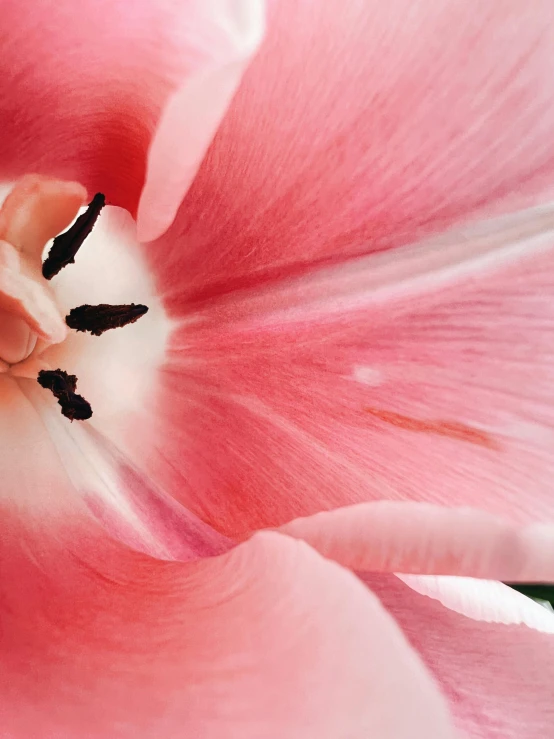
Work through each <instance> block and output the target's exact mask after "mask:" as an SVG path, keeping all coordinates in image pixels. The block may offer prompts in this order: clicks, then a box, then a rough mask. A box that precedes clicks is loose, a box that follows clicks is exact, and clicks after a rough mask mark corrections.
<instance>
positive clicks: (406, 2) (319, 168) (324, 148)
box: [147, 0, 554, 312]
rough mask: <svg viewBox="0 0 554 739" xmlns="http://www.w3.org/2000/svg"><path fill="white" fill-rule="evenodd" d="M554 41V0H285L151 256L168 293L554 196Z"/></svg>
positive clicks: (210, 288) (180, 304)
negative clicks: (171, 223)
mask: <svg viewBox="0 0 554 739" xmlns="http://www.w3.org/2000/svg"><path fill="white" fill-rule="evenodd" d="M553 53H554V6H553V5H552V3H551V2H550V0H537V1H536V2H533V3H528V2H526V0H515V1H514V2H511V3H510V4H509V6H507V5H506V3H503V2H493V3H483V2H480V0H446V1H444V2H432V3H423V4H421V3H417V4H414V3H413V2H411V1H410V0H392V1H391V2H386V3H383V2H381V0H370V1H369V2H367V1H366V2H358V0H328V1H326V2H320V0H307V1H305V0H275V2H272V3H270V4H269V8H268V18H267V36H266V39H265V41H264V42H263V44H262V46H261V48H260V51H259V53H258V54H257V55H256V57H255V59H254V60H253V62H252V64H251V66H250V67H249V69H248V70H247V73H246V74H245V76H244V78H243V82H242V84H241V86H240V88H239V90H238V92H237V95H236V96H235V98H234V100H233V102H232V104H231V107H230V109H229V111H228V114H227V115H226V117H225V119H224V120H223V122H222V124H221V126H220V128H219V129H218V131H217V135H216V137H215V139H214V141H213V144H212V146H211V147H210V149H209V151H208V153H207V156H206V158H205V159H204V161H203V164H202V166H201V168H200V170H199V172H198V175H197V177H196V179H195V181H194V183H193V185H192V187H191V189H190V190H189V193H188V195H187V197H186V198H185V201H184V203H183V205H182V207H181V209H180V212H179V215H178V218H177V222H176V223H175V225H174V227H173V228H172V229H171V231H170V233H169V235H168V238H167V240H164V241H163V242H161V243H160V244H158V245H157V247H156V251H155V252H154V253H153V259H154V261H155V263H156V264H157V266H158V269H159V271H160V274H161V275H162V282H163V289H164V292H166V293H167V296H166V297H167V298H168V301H169V303H170V305H171V306H172V307H173V308H174V310H175V311H176V312H182V310H183V309H184V303H185V302H186V301H187V300H190V299H196V298H201V297H204V296H212V295H216V294H218V293H221V292H227V291H229V290H231V289H234V288H237V287H241V286H244V285H251V284H257V283H258V282H260V281H265V280H268V279H273V278H276V277H282V276H286V275H288V274H290V273H291V272H296V271H301V270H303V269H305V268H307V267H309V266H311V265H312V264H313V263H314V262H317V261H320V260H331V261H333V260H336V259H338V258H344V257H346V256H352V255H360V254H366V253H368V252H372V251H376V250H381V249H383V248H386V247H389V246H395V245H398V244H400V243H405V242H409V241H412V240H413V239H414V238H415V237H416V236H419V235H421V234H422V233H427V232H429V231H437V230H442V229H444V228H445V227H447V226H448V225H449V224H452V223H453V222H457V221H460V220H465V219H467V218H468V217H469V216H475V215H476V214H480V215H483V214H485V213H489V212H490V211H498V210H503V211H506V210H511V209H514V208H516V207H521V206H522V204H529V203H530V202H534V200H535V198H537V197H539V198H544V197H547V196H549V195H552V192H553V191H554V190H553V185H554V143H553V139H552V128H553V125H554V85H553V71H552V64H551V58H552V54H553ZM208 89H209V86H208ZM169 128H170V127H169V126H168V127H167V129H166V130H167V133H168V137H169V134H170V133H171V134H172V135H171V140H169V138H168V140H167V141H165V142H164V144H163V151H170V150H171V147H172V146H174V147H175V149H176V151H179V150H181V149H182V147H184V146H185V143H184V142H183V141H182V139H181V136H184V133H183V134H181V130H180V129H178V128H175V129H174V130H173V131H170V130H169ZM160 146H161V145H160ZM154 153H155V152H154V149H153V150H152V156H154ZM150 164H151V167H152V168H154V167H155V166H156V165H155V162H153V161H151V163H150ZM186 176H187V178H188V174H186ZM153 182H154V181H153ZM147 187H148V186H147ZM178 189H179V192H180V191H181V189H182V183H179V185H178Z"/></svg>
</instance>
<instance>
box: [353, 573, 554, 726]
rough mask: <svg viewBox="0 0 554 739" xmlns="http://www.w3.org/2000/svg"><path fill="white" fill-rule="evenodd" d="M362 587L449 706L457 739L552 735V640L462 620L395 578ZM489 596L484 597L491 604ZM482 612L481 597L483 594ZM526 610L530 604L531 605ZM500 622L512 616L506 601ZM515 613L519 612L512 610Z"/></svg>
mask: <svg viewBox="0 0 554 739" xmlns="http://www.w3.org/2000/svg"><path fill="white" fill-rule="evenodd" d="M363 580H364V582H365V583H366V584H367V585H368V587H369V588H370V589H371V590H372V591H373V592H375V593H376V594H377V595H378V596H379V598H380V599H381V601H382V603H383V604H384V605H385V606H386V608H387V609H388V610H389V612H390V613H391V614H392V615H393V616H394V617H395V618H396V620H397V622H398V623H399V624H400V626H401V627H402V629H403V630H404V632H405V633H406V635H407V636H408V639H409V641H410V643H411V644H412V645H413V646H414V647H415V649H417V651H418V652H419V654H420V655H421V656H422V657H423V659H424V661H425V663H426V664H427V666H428V667H429V668H430V669H431V671H432V672H433V674H434V675H435V677H436V679H437V680H438V681H439V683H440V685H441V687H442V690H443V692H444V693H445V694H446V696H447V697H448V699H449V702H450V708H451V711H452V714H453V715H454V718H455V721H456V723H457V725H458V728H459V730H460V733H461V736H464V737H465V736H467V737H471V739H544V737H548V736H551V735H552V733H553V731H554V702H553V701H552V696H553V693H552V690H553V689H552V685H553V684H554V638H553V636H552V634H551V633H550V634H545V633H541V632H540V631H538V630H536V629H533V628H528V627H527V626H515V625H511V626H504V625H500V624H490V623H484V622H480V621H475V620H473V619H471V618H466V617H465V616H462V615H460V614H459V613H456V612H454V611H452V610H449V609H448V608H445V607H444V606H442V605H441V604H440V603H439V602H438V601H437V600H434V599H433V598H428V597H426V596H424V595H420V594H419V593H416V592H414V591H413V590H412V589H410V588H409V587H407V585H405V584H404V583H402V582H401V581H400V580H399V579H398V578H396V577H394V575H368V574H366V575H364V576H363ZM496 595H497V594H496V593H495V591H494V590H493V591H492V592H490V593H489V597H493V598H494V597H496ZM481 600H482V602H483V608H485V607H486V601H487V595H486V594H485V593H484V592H483V593H482V594H481ZM529 602H530V606H531V607H532V606H533V605H536V604H533V603H532V602H531V601H529ZM497 606H499V607H500V608H502V606H504V607H505V610H506V613H505V614H504V618H505V620H507V621H508V620H509V619H510V618H511V617H512V614H511V613H510V609H509V608H508V602H507V601H502V599H500V600H499V601H497ZM518 608H519V606H518Z"/></svg>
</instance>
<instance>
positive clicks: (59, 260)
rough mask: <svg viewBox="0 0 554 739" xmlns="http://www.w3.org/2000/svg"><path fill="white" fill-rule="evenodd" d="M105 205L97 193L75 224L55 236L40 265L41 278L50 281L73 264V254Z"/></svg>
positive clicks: (100, 194) (103, 199)
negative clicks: (64, 268)
mask: <svg viewBox="0 0 554 739" xmlns="http://www.w3.org/2000/svg"><path fill="white" fill-rule="evenodd" d="M105 204H106V198H105V197H104V196H103V195H102V193H100V192H97V193H96V195H95V196H94V197H93V199H92V201H91V202H90V203H89V206H88V208H87V210H86V212H85V213H83V215H82V216H79V218H77V220H76V221H75V223H74V224H73V225H72V226H71V227H70V228H69V229H68V230H67V231H66V232H65V233H63V234H60V235H59V236H56V238H55V239H54V243H53V244H52V247H51V248H50V251H49V252H48V256H47V257H46V259H45V260H44V262H43V264H42V276H43V277H45V278H46V279H47V280H51V279H52V277H54V275H57V274H58V272H59V271H60V270H61V269H63V267H65V266H67V265H68V264H73V262H74V261H75V254H77V252H78V251H79V249H80V248H81V246H82V245H83V241H84V240H85V239H86V238H87V236H88V235H89V233H90V232H91V231H92V228H93V226H94V224H95V223H96V219H97V218H98V216H99V215H100V211H101V210H102V208H103V207H104V205H105Z"/></svg>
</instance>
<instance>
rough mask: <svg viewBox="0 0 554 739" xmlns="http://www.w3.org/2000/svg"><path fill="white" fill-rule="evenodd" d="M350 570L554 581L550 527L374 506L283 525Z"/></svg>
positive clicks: (458, 512)
mask: <svg viewBox="0 0 554 739" xmlns="http://www.w3.org/2000/svg"><path fill="white" fill-rule="evenodd" d="M280 531H281V532H283V533H285V534H288V535H289V536H294V537H295V538H297V539H302V540H304V541H306V542H308V544H310V546H312V547H313V548H314V549H317V551H318V552H320V553H321V554H323V556H325V557H327V558H329V559H334V560H336V561H337V562H340V564H342V565H343V566H345V567H348V568H349V569H353V570H361V571H368V572H369V571H371V572H402V573H412V574H428V575H463V576H465V577H478V578H487V579H490V580H504V581H514V582H516V581H520V582H531V581H537V582H550V581H554V522H552V524H550V525H549V524H545V523H536V524H534V525H529V526H525V527H518V526H514V525H512V524H509V523H506V522H505V521H502V520H501V519H498V518H497V517H495V516H491V515H490V514H487V513H482V512H481V511H477V510H473V509H470V508H468V509H449V508H440V507H438V506H433V505H429V504H427V503H398V502H392V501H380V502H375V503H362V504H359V505H356V506H350V507H348V508H341V509H339V510H336V511H330V512H323V513H319V514H316V515H315V516H311V517H309V518H301V519H297V520H296V521H292V522H291V523H288V524H285V526H282V527H281V528H280Z"/></svg>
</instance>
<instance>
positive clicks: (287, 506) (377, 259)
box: [128, 208, 554, 536]
mask: <svg viewBox="0 0 554 739" xmlns="http://www.w3.org/2000/svg"><path fill="white" fill-rule="evenodd" d="M553 247H554V212H553V211H552V209H551V208H542V209H532V210H529V211H524V212H520V213H516V214H514V215H512V216H509V217H507V216H506V217H502V218H499V219H493V220H491V221H484V222H480V223H477V224H475V225H472V226H471V227H470V226H467V227H464V228H462V229H454V230H453V231H451V232H449V233H446V234H445V235H443V236H441V237H436V238H433V239H430V240H427V241H425V242H422V243H421V244H419V245H414V246H409V247H404V248H402V249H396V250H392V251H387V252H384V253H381V254H377V255H370V256H367V257H364V258H358V259H354V260H350V261H347V262H345V263H344V264H342V265H340V266H339V265H337V266H329V267H322V268H320V269H319V270H312V272H311V273H310V274H309V275H307V276H303V277H297V278H294V279H293V278H290V279H288V280H283V281H280V282H279V283H278V284H268V285H266V286H264V287H262V286H259V287H258V288H255V289H251V290H243V291H240V292H239V291H235V292H233V293H230V294H229V295H227V296H219V297H218V298H214V299H212V300H208V299H206V300H204V301H203V302H201V303H197V304H191V305H189V306H188V309H187V311H188V312H187V313H186V314H185V315H184V316H183V318H182V320H181V323H180V324H179V325H177V327H176V329H175V331H174V333H173V335H172V338H171V340H170V345H169V348H170V351H169V353H168V357H167V362H166V364H165V366H164V369H163V372H162V373H161V374H160V391H159V394H158V395H157V396H156V397H155V400H154V398H152V400H151V402H149V404H148V405H147V406H145V412H146V413H147V414H148V419H149V420H148V423H146V424H145V431H144V433H143V434H140V435H138V434H134V435H132V434H129V437H130V438H129V441H128V448H129V449H130V450H131V451H130V452H129V453H130V454H131V455H132V457H133V459H135V460H136V464H137V465H138V466H139V467H140V468H141V469H143V471H144V472H145V474H147V475H148V476H149V477H152V478H154V479H156V480H158V481H159V482H160V484H161V485H162V486H163V487H164V488H165V489H166V490H168V491H169V492H170V493H171V494H172V495H174V496H175V497H177V498H179V499H180V500H182V501H184V502H185V504H186V505H187V506H188V507H189V508H190V509H191V510H194V511H195V512H196V513H197V514H198V515H200V516H201V517H202V518H204V519H205V520H207V521H209V522H210V523H211V524H212V525H214V526H216V527H217V528H219V529H220V530H222V531H224V532H225V533H227V534H230V535H232V536H243V535H245V534H247V533H248V531H250V530H252V529H256V528H259V527H263V526H275V525H279V524H283V523H286V522H287V521H290V520H292V519H294V518H297V517H299V516H303V515H309V514H312V513H315V512H318V511H320V510H324V509H332V508H336V507H340V506H344V505H348V504H351V503H356V502H363V501H370V500H380V499H384V498H387V499H392V500H395V499H396V500H416V501H427V502H430V503H439V504H446V505H448V506H452V507H454V506H472V507H475V508H478V509H481V510H484V511H486V512H489V513H493V514H496V515H500V516H503V517H506V518H508V519H509V520H512V521H514V522H516V521H517V522H532V521H541V520H554V498H553V496H552V487H551V481H552V479H554V465H553V462H554V460H553V458H552V445H553V443H554V435H553V428H554V411H553V400H554V370H553V367H554V362H553V357H554V348H553V347H554V345H553V339H552V337H553V336H554V303H553V301H552V300H551V297H550V296H551V295H552V292H553V290H554V282H553V280H554V261H553Z"/></svg>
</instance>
